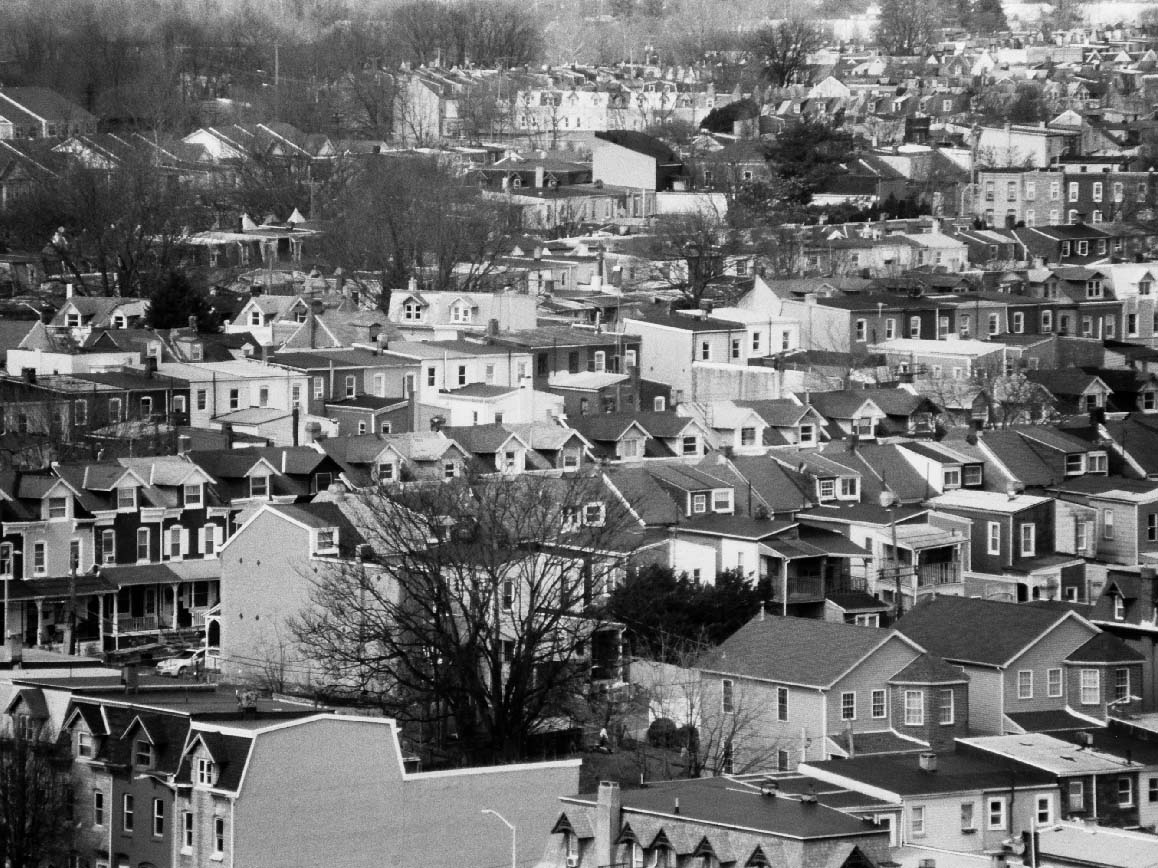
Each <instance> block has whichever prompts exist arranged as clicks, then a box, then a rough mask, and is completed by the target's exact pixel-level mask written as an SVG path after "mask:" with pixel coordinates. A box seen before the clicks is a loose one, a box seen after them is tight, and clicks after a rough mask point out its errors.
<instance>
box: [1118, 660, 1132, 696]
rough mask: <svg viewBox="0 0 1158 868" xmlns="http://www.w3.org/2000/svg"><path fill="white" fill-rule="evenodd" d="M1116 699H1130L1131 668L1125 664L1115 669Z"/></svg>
mask: <svg viewBox="0 0 1158 868" xmlns="http://www.w3.org/2000/svg"><path fill="white" fill-rule="evenodd" d="M1114 701H1115V702H1129V701H1130V670H1129V669H1127V668H1126V667H1125V666H1119V667H1118V668H1117V669H1115V670H1114Z"/></svg>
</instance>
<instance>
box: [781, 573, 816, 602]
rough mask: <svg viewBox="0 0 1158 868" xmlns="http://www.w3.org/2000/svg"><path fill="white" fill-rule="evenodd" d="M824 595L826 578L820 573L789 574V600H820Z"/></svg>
mask: <svg viewBox="0 0 1158 868" xmlns="http://www.w3.org/2000/svg"><path fill="white" fill-rule="evenodd" d="M823 597H824V579H823V577H821V576H819V575H813V576H789V577H788V601H789V602H798V601H801V600H819V599H822V598H823Z"/></svg>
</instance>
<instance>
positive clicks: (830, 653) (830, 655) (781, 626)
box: [698, 613, 971, 770]
mask: <svg viewBox="0 0 1158 868" xmlns="http://www.w3.org/2000/svg"><path fill="white" fill-rule="evenodd" d="M698 669H699V671H700V679H701V680H700V691H701V694H702V701H701V706H702V708H703V710H704V711H703V713H704V716H705V727H710V726H713V725H717V724H719V722H720V718H721V717H722V716H726V715H737V716H741V717H742V718H743V719H744V720H747V721H750V722H752V723H753V724H754V725H752V726H744V727H735V728H734V729H733V730H732V731H733V732H735V736H734V739H735V743H734V744H733V746H732V751H733V757H734V762H737V763H741V762H747V761H748V759H746V758H749V757H756V758H758V760H757V762H759V763H762V764H763V765H764V766H765V767H767V766H772V765H773V763H775V767H778V768H780V769H781V770H789V769H792V768H795V767H796V766H797V764H798V763H801V762H808V761H809V760H823V759H829V758H830V757H834V756H837V757H840V756H849V755H852V754H855V753H860V752H864V751H868V752H872V753H879V752H890V751H910V752H916V751H920V750H922V749H924V750H928V749H929V748H930V746H932V747H934V748H937V747H944V746H945V745H949V744H952V741H953V739H954V738H955V737H957V736H959V735H962V734H964V733H967V732H969V730H970V726H971V724H970V721H969V708H970V700H969V692H970V687H969V678H968V677H967V676H965V675H963V674H962V672H961V671H960V669H957V668H954V667H952V666H948V665H946V664H945V662H944V661H941V660H939V659H936V658H932V657H931V656H930V655H928V654H926V653H925V650H924V649H923V648H922V647H921V646H920V645H918V644H917V643H916V642H913V641H911V640H910V639H908V638H907V637H905V636H904V635H902V634H900V633H897V632H896V631H893V630H881V629H876V628H872V627H860V626H856V625H853V624H843V623H833V622H828V621H818V620H813V619H810V618H792V617H782V616H775V615H766V614H763V613H762V614H760V615H758V616H756V617H755V618H753V619H752V620H751V621H749V622H748V623H747V624H745V625H744V626H743V627H741V628H740V629H739V630H738V631H737V632H735V633H734V634H732V635H731V636H730V637H728V639H727V640H725V641H724V642H723V644H721V645H720V646H719V648H717V649H714V650H713V651H710V652H708V654H707V655H706V656H705V657H704V658H703V659H702V660H701V661H699V663H698ZM736 719H740V717H737V718H736ZM725 720H727V718H726V717H725Z"/></svg>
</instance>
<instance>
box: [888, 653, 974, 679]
mask: <svg viewBox="0 0 1158 868" xmlns="http://www.w3.org/2000/svg"><path fill="white" fill-rule="evenodd" d="M968 680H969V676H968V675H966V674H965V673H964V672H963V671H962V670H961V669H960V668H959V667H957V666H952V665H950V664H948V663H946V662H945V661H944V660H942V659H941V658H940V657H937V656H935V655H933V654H922V655H921V656H920V657H918V658H917V659H916V660H914V661H913V662H912V663H910V664H909V665H908V666H906V667H905V668H904V669H902V670H901V671H900V672H898V673H897V674H896V675H894V676H893V677H892V678H890V679H889V683H890V684H957V683H960V682H962V681H968Z"/></svg>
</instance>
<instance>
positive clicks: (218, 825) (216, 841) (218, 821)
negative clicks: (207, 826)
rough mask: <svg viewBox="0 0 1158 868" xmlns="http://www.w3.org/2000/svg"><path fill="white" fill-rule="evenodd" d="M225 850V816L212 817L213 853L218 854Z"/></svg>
mask: <svg viewBox="0 0 1158 868" xmlns="http://www.w3.org/2000/svg"><path fill="white" fill-rule="evenodd" d="M224 852H225V818H224V817H214V818H213V855H214V856H220V855H222V854H223V853H224Z"/></svg>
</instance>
